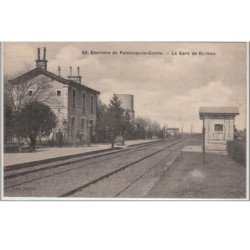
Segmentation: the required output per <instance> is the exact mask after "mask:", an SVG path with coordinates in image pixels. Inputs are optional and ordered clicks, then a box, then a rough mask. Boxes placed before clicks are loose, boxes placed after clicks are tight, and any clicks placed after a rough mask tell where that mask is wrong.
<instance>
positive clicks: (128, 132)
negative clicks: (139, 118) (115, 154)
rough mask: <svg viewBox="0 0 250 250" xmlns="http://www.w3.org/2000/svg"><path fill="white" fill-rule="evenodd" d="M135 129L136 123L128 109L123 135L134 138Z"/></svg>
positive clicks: (125, 115)
mask: <svg viewBox="0 0 250 250" xmlns="http://www.w3.org/2000/svg"><path fill="white" fill-rule="evenodd" d="M133 130H134V124H133V122H132V121H131V116H130V114H129V111H128V110H126V111H125V114H124V118H123V136H124V137H125V138H129V139H132V138H133Z"/></svg>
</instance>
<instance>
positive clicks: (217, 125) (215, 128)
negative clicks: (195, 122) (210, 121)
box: [214, 124, 223, 131]
mask: <svg viewBox="0 0 250 250" xmlns="http://www.w3.org/2000/svg"><path fill="white" fill-rule="evenodd" d="M214 131H223V125H222V124H214Z"/></svg>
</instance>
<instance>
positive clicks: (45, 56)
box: [43, 48, 46, 61]
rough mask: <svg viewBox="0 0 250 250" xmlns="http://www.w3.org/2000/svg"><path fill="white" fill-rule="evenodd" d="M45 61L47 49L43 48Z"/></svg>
mask: <svg viewBox="0 0 250 250" xmlns="http://www.w3.org/2000/svg"><path fill="white" fill-rule="evenodd" d="M43 60H44V61H46V48H43Z"/></svg>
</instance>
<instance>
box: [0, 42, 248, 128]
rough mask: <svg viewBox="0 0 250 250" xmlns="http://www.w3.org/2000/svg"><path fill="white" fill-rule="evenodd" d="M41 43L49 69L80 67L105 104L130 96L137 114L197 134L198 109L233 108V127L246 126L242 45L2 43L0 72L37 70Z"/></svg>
mask: <svg viewBox="0 0 250 250" xmlns="http://www.w3.org/2000/svg"><path fill="white" fill-rule="evenodd" d="M43 47H46V48H47V58H46V59H47V60H48V68H47V70H48V71H51V72H53V73H56V74H57V68H58V66H59V65H60V67H61V75H62V76H63V77H67V76H68V75H69V67H70V66H72V67H73V73H74V72H76V68H77V67H78V66H79V67H80V72H81V75H82V82H83V84H85V85H86V86H88V87H91V88H94V89H96V90H98V91H100V92H101V94H100V99H101V100H102V101H103V102H104V103H106V104H108V103H109V100H110V98H111V97H112V96H113V94H114V93H116V94H132V95H134V108H135V116H142V117H143V116H144V117H149V118H151V119H152V120H155V121H157V122H159V123H160V124H161V125H162V126H164V125H165V126H168V127H179V128H180V129H181V128H182V127H183V131H184V132H190V128H191V125H193V128H194V131H195V132H201V127H202V122H201V120H200V119H199V107H201V106H203V107H204V106H208V107H213V106H237V107H238V108H239V111H240V115H239V116H236V119H235V125H236V127H237V128H238V129H244V128H245V127H246V106H247V101H246V100H247V45H246V43H163V42H105V43H104V42H102V43H100V42H99V43H93V42H85V43H83V42H82V43H80V42H77V43H69V42H68V43H57V42H49V43H45V42H41V43H40V42H36V43H20V42H19V43H4V48H3V52H4V53H3V58H4V74H6V75H17V74H19V73H20V72H24V71H27V69H28V68H30V69H32V68H35V60H36V59H37V48H43ZM83 51H86V52H87V54H86V52H85V53H82V52H83ZM91 51H94V52H110V55H107V54H105V55H104V54H91ZM114 51H116V52H117V54H112V52H114ZM120 51H122V52H156V53H154V54H146V55H145V54H144V55H141V54H140V55H127V54H120ZM193 52H194V53H197V54H196V55H195V54H192V53H193ZM200 52H201V53H200ZM188 53H189V54H188ZM41 54H42V52H41Z"/></svg>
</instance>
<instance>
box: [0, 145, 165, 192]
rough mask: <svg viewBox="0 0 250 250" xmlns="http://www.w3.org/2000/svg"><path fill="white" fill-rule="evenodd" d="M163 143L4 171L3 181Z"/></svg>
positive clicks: (116, 155)
mask: <svg viewBox="0 0 250 250" xmlns="http://www.w3.org/2000/svg"><path fill="white" fill-rule="evenodd" d="M163 143H164V142H163V141H157V142H155V143H151V144H150V145H139V146H133V147H129V148H128V149H123V150H121V151H112V152H110V153H105V154H100V155H94V156H90V157H77V159H74V158H73V159H70V160H66V161H60V163H58V162H54V163H51V164H40V165H37V166H34V167H33V169H31V170H25V169H20V170H16V171H15V170H13V171H6V172H5V176H4V180H8V179H13V178H17V177H20V176H25V175H28V174H32V173H37V172H42V171H45V170H51V169H56V168H59V167H63V166H70V165H72V164H75V163H84V162H85V161H88V160H92V159H97V160H96V161H93V162H91V163H88V164H87V165H88V166H89V165H93V164H96V163H99V162H102V161H107V160H112V159H115V158H118V157H120V156H124V155H129V154H131V153H135V152H138V151H143V150H145V149H147V148H150V147H152V145H155V144H156V145H157V144H163ZM124 151H125V152H124ZM114 154H115V155H114ZM110 155H111V156H110ZM43 165H45V166H43ZM82 167H85V165H80V166H76V167H70V168H68V169H66V170H64V171H59V172H58V173H55V174H51V175H46V176H43V177H40V178H36V179H33V180H30V181H28V182H31V181H36V180H40V179H42V178H47V177H50V176H52V175H57V174H61V173H64V172H69V171H72V170H75V169H77V168H82ZM28 168H31V167H28ZM12 172H14V173H12ZM28 182H25V183H28ZM21 184H24V183H19V184H17V185H12V186H6V187H5V188H6V189H7V188H11V187H14V186H18V185H21Z"/></svg>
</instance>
